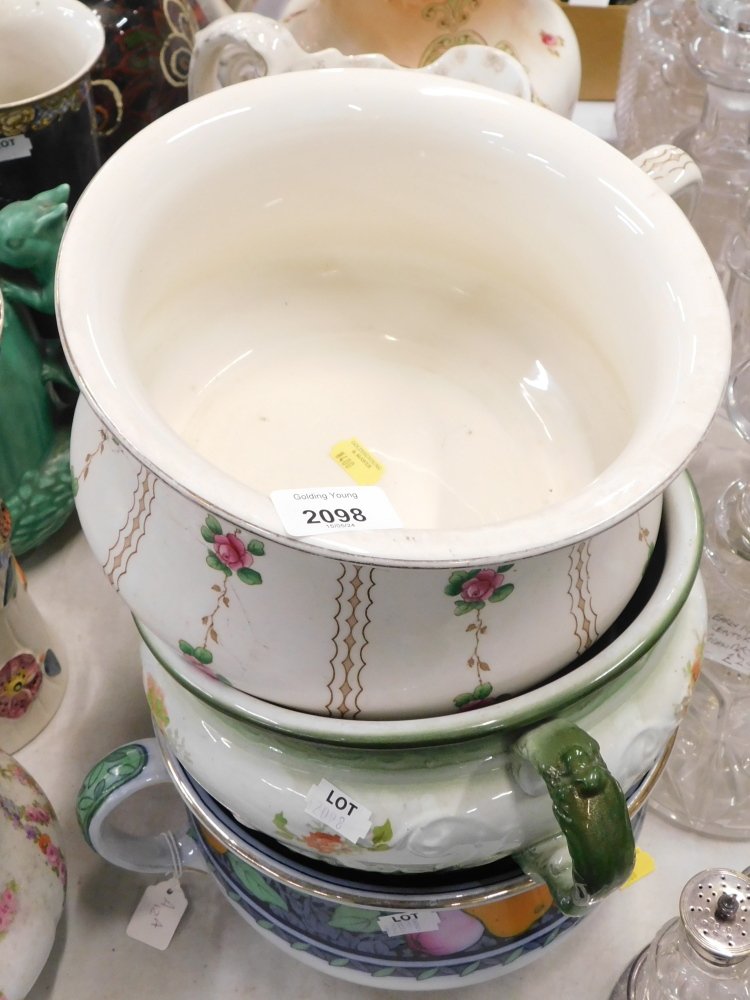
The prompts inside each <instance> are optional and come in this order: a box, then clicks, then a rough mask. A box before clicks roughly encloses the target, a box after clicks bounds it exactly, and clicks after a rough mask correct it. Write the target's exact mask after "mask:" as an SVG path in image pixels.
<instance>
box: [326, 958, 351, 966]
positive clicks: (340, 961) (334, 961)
mask: <svg viewBox="0 0 750 1000" xmlns="http://www.w3.org/2000/svg"><path fill="white" fill-rule="evenodd" d="M328 964H329V965H335V966H338V967H339V968H341V967H342V966H344V965H348V964H349V959H348V958H332V959H331V960H330V962H329V963H328Z"/></svg>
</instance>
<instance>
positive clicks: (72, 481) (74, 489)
mask: <svg viewBox="0 0 750 1000" xmlns="http://www.w3.org/2000/svg"><path fill="white" fill-rule="evenodd" d="M70 489H71V492H72V493H73V496H74V497H77V496H78V480H77V479H76V477H75V473H74V472H73V466H72V465H71V467H70Z"/></svg>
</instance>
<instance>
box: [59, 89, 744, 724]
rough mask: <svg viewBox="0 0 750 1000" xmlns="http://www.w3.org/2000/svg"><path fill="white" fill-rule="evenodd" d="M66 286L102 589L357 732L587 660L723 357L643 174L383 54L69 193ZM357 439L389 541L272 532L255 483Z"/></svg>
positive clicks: (212, 115) (219, 113)
mask: <svg viewBox="0 0 750 1000" xmlns="http://www.w3.org/2000/svg"><path fill="white" fill-rule="evenodd" d="M645 168H647V169H649V170H650V171H651V173H652V174H654V175H655V176H658V177H661V179H662V181H663V182H664V183H665V184H666V185H669V184H672V186H673V187H675V186H676V187H679V186H681V185H682V186H684V185H685V184H686V183H688V182H690V180H691V171H692V170H693V169H694V168H693V166H692V165H691V163H690V161H689V160H687V159H686V158H685V157H684V154H681V153H677V152H675V151H673V150H671V149H670V148H668V147H667V148H665V149H663V150H662V151H661V153H660V154H658V155H654V156H652V157H650V158H649V159H648V162H647V163H646V164H645ZM217 176H220V177H221V183H220V184H217V183H216V178H217ZM692 176H693V177H694V175H692ZM126 189H127V190H128V192H129V195H128V198H127V200H125V199H123V196H122V192H123V190H126ZM112 233H117V239H116V241H115V243H114V244H112V238H111V234H112ZM105 247H106V248H107V252H106V260H107V265H106V267H104V266H103V261H104V260H105V254H104V248H105ZM100 262H101V263H100ZM625 275H626V276H627V279H625V278H624V276H625ZM58 305H59V321H60V325H61V329H62V330H63V337H64V341H65V345H66V351H67V353H68V357H69V360H70V362H71V366H72V368H73V371H74V373H75V375H76V378H77V380H78V381H79V384H80V386H81V389H82V393H83V397H84V399H83V400H82V401H81V403H80V404H79V408H78V411H77V414H76V419H75V424H74V429H73V438H72V445H71V455H72V464H73V470H74V474H75V477H76V479H77V482H78V486H79V489H78V497H77V505H78V510H79V515H80V518H81V522H82V524H83V527H84V530H85V532H86V535H87V537H88V540H89V542H90V544H91V546H92V548H93V550H94V552H95V554H96V555H97V557H98V558H99V560H100V562H101V564H102V566H103V567H104V569H105V572H106V574H107V575H108V577H109V579H110V581H111V582H112V583H113V585H114V586H115V587H116V588H117V589H118V590H119V591H120V593H121V595H122V597H123V598H124V599H125V600H126V602H127V603H128V604H129V606H130V607H131V608H132V610H133V611H134V613H135V614H136V616H137V617H138V618H139V620H141V621H142V622H143V623H144V624H145V625H146V626H147V627H148V628H149V629H151V630H152V631H153V632H154V633H156V635H158V636H159V637H160V638H161V639H163V640H164V641H165V642H167V643H168V644H169V645H170V647H171V648H172V649H173V650H174V651H180V652H181V653H182V654H183V655H184V656H185V657H186V658H187V659H189V660H190V661H192V662H193V663H195V664H199V665H200V666H202V667H203V668H204V669H207V670H208V671H210V672H211V673H212V674H213V675H215V676H219V677H221V678H222V679H223V680H224V681H226V682H227V683H228V684H229V685H231V686H233V687H235V688H237V689H238V690H240V691H244V692H248V693H250V694H253V695H256V696H258V697H260V698H263V699H266V700H268V701H272V702H279V703H282V704H285V705H288V706H290V707H292V708H297V709H302V710H304V711H307V712H316V713H321V714H329V715H336V716H343V717H345V718H355V719H368V718H369V719H378V718H386V719H387V718H409V717H417V716H429V715H438V714H441V713H445V712H449V711H451V710H455V709H457V708H460V707H463V706H465V704H466V703H467V700H468V701H471V700H472V699H473V698H474V697H475V696H476V698H477V699H479V700H482V698H483V697H484V696H489V697H492V698H497V697H505V696H508V695H512V694H515V693H517V692H520V691H524V690H528V689H530V688H532V687H534V686H535V685H537V684H539V683H540V682H542V681H543V680H545V678H547V677H549V676H550V675H551V674H552V673H554V671H555V670H557V669H559V668H560V667H562V666H563V665H564V664H566V663H568V662H570V661H571V660H573V659H574V658H575V657H576V656H578V655H579V654H580V653H582V652H583V651H584V650H585V649H587V648H588V646H589V645H590V644H591V643H592V642H593V641H594V640H595V639H596V638H597V637H598V636H599V635H601V634H602V633H603V632H604V631H605V630H606V628H607V627H608V626H609V625H610V624H611V623H612V622H613V621H614V620H615V618H616V617H617V615H618V614H619V613H620V612H621V611H622V609H623V607H624V606H625V605H626V603H627V601H628V599H629V598H630V597H631V595H632V594H633V592H634V591H635V589H636V586H637V584H638V582H639V580H640V578H641V576H642V573H643V569H644V566H645V564H646V562H647V561H648V558H649V556H650V552H651V550H652V545H653V541H654V538H655V535H656V531H657V529H658V524H659V516H660V510H661V494H662V492H663V490H664V488H665V487H666V486H667V484H668V483H669V482H670V481H671V480H672V479H673V478H674V477H675V476H676V474H677V473H678V471H679V470H680V469H681V468H682V467H683V466H684V465H685V463H686V462H687V460H688V458H689V456H690V454H691V453H692V451H693V450H694V448H695V447H696V446H697V444H698V443H699V441H700V439H701V437H702V435H703V433H704V432H705V430H706V428H707V426H708V424H709V422H710V419H711V416H712V414H713V412H714V410H715V408H716V406H717V404H718V402H719V400H720V397H721V392H722V388H723V384H724V379H725V375H726V371H727V368H728V359H729V328H728V320H727V310H726V304H725V301H724V298H723V296H722V293H721V289H720V287H719V285H718V281H717V279H716V276H715V274H714V272H713V269H712V267H711V265H710V262H709V260H708V258H707V257H706V255H705V252H704V250H703V248H702V246H701V245H700V242H699V240H698V239H697V237H696V236H695V234H694V233H693V231H692V229H691V228H690V225H689V223H688V222H687V220H686V219H685V218H684V216H683V215H682V213H681V212H680V211H679V209H678V208H677V207H676V206H675V205H674V204H673V203H672V201H671V199H670V198H668V197H667V196H666V194H665V193H664V192H663V191H660V190H659V188H658V187H657V185H656V184H654V182H653V180H651V179H649V177H646V176H644V173H643V171H642V170H640V169H638V167H637V166H635V165H634V164H632V163H631V162H629V161H628V160H626V159H625V158H624V157H622V156H621V155H620V154H619V153H617V152H616V151H615V150H613V149H611V148H610V147H608V146H607V145H606V144H605V143H602V142H601V141H599V140H598V139H596V138H594V137H593V136H591V135H589V134H587V133H585V132H583V131H582V130H581V129H579V128H577V127H576V126H574V125H572V124H571V123H570V122H567V121H566V120H564V119H562V118H560V117H559V116H556V115H554V114H552V113H551V112H547V111H545V110H544V109H542V108H539V107H537V106H535V105H533V104H530V103H528V102H524V101H521V100H519V99H515V98H513V97H510V96H506V95H503V94H500V93H497V92H493V91H490V90H489V89H484V88H481V87H477V86H471V85H468V84H462V83H460V82H458V81H453V80H445V79H443V78H438V77H431V76H428V75H422V74H419V73H409V72H388V71H384V70H382V71H381V70H375V69H368V70H358V69H347V70H330V71H329V70H315V71H312V72H299V73H288V74H284V75H280V76H272V77H268V78H265V79H259V80H254V81H251V82H249V83H245V84H238V85H236V86H232V87H226V88H224V89H223V90H221V91H217V92H215V93H212V94H209V95H207V96H206V97H203V98H200V99H198V100H196V101H193V102H191V103H190V104H189V105H187V106H185V107H183V108H180V109H178V110H176V111H175V112H173V113H172V114H170V115H167V116H165V117H164V118H163V119H161V120H160V121H158V122H156V123H154V124H153V125H151V126H149V127H148V128H147V129H145V130H143V132H142V133H140V134H139V135H138V136H136V137H135V138H134V139H133V141H132V142H130V143H128V144H127V147H126V148H124V149H123V150H121V151H119V152H118V154H117V155H116V156H115V157H113V158H112V159H111V160H110V161H109V162H108V163H107V164H106V165H105V167H104V168H103V169H102V171H100V173H99V174H98V175H97V177H96V178H95V179H94V181H93V182H92V184H91V185H90V186H89V188H88V190H87V192H86V195H85V197H84V198H83V199H82V200H81V202H80V204H79V205H78V206H77V207H76V211H75V213H74V216H73V218H72V219H71V222H70V225H69V227H68V230H67V232H66V235H65V237H64V240H63V247H62V251H61V257H60V265H59V271H58ZM351 437H355V438H356V439H357V440H358V441H360V442H361V443H362V444H363V445H364V446H365V448H366V449H367V450H368V451H369V452H370V453H371V454H372V455H374V456H375V458H376V459H377V461H378V462H379V463H381V464H382V466H384V468H385V472H384V473H383V475H382V478H381V479H380V481H379V483H378V485H379V486H380V487H381V488H382V489H383V491H384V492H385V493H386V494H387V496H388V498H389V499H390V501H391V502H392V504H393V506H394V508H395V509H396V511H397V513H398V515H399V517H400V519H401V522H402V524H403V528H401V529H397V530H390V529H389V530H380V531H349V532H338V533H335V534H327V535H315V536H307V537H304V538H292V537H290V536H288V535H287V534H286V533H285V531H284V530H283V528H282V525H281V522H280V520H279V517H278V515H277V513H276V510H275V508H274V506H273V504H272V502H271V500H270V498H269V493H270V492H271V491H272V490H275V489H286V488H288V489H295V490H302V491H304V490H308V491H313V492H314V491H315V490H317V489H319V488H321V487H327V488H333V489H334V490H336V491H340V493H342V494H344V493H346V492H347V486H349V487H351V486H352V480H351V479H350V478H349V477H348V475H347V473H346V472H345V471H344V470H343V468H341V467H340V466H339V465H338V464H337V463H336V462H335V461H334V460H333V459H332V458H331V456H330V452H331V450H332V448H333V446H334V445H336V444H337V443H338V442H339V441H341V440H344V439H349V438H351ZM613 566H616V567H617V572H616V573H613V572H612V567H613ZM540 618H543V620H544V622H545V627H544V629H540V628H539V627H538V621H539V620H540ZM477 692H479V694H477Z"/></svg>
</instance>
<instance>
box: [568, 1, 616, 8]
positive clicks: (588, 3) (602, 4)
mask: <svg viewBox="0 0 750 1000" xmlns="http://www.w3.org/2000/svg"><path fill="white" fill-rule="evenodd" d="M568 6H569V7H609V0H568Z"/></svg>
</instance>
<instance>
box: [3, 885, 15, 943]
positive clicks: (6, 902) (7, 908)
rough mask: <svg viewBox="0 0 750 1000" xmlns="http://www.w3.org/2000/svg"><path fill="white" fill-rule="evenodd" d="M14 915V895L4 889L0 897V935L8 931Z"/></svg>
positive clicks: (9, 890)
mask: <svg viewBox="0 0 750 1000" xmlns="http://www.w3.org/2000/svg"><path fill="white" fill-rule="evenodd" d="M15 915H16V894H15V893H14V892H13V891H12V890H11V889H6V890H5V892H4V893H3V894H2V896H0V934H3V933H4V932H5V931H7V930H8V928H9V927H10V925H11V924H12V923H13V917H14V916H15Z"/></svg>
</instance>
